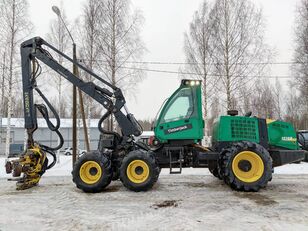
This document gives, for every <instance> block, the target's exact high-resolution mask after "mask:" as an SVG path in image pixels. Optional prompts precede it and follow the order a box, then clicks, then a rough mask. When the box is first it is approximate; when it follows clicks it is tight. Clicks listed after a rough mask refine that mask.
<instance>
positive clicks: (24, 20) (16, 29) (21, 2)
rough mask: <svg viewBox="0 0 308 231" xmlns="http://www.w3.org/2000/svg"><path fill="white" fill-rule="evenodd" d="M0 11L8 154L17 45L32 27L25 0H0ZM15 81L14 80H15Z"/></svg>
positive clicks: (6, 151) (6, 150) (7, 149)
mask: <svg viewBox="0 0 308 231" xmlns="http://www.w3.org/2000/svg"><path fill="white" fill-rule="evenodd" d="M0 11H1V22H2V25H1V34H2V35H3V38H4V39H5V40H4V41H5V43H6V45H7V47H8V51H7V60H8V65H7V66H8V75H7V76H8V82H7V86H8V89H7V98H8V110H7V111H8V112H7V119H8V123H7V130H6V148H5V154H6V155H8V154H9V145H10V139H11V137H10V132H11V129H10V126H11V124H10V122H11V115H12V103H13V95H12V93H13V88H14V75H15V74H16V73H15V71H16V69H15V68H14V65H15V63H16V54H17V52H18V51H19V50H18V48H19V45H20V43H21V41H23V39H24V38H25V37H26V36H27V34H28V33H29V31H30V30H31V28H32V25H31V23H30V22H29V19H28V14H27V11H28V3H27V1H26V0H2V1H1V2H0ZM15 83H16V82H15Z"/></svg>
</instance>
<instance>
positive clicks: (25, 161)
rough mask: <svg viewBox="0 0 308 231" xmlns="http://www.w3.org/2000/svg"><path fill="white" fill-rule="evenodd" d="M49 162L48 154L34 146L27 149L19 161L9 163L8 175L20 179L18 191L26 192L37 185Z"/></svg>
mask: <svg viewBox="0 0 308 231" xmlns="http://www.w3.org/2000/svg"><path fill="white" fill-rule="evenodd" d="M47 161H48V159H47V157H46V153H45V152H43V151H42V149H41V148H40V146H38V145H34V146H33V147H32V148H29V149H27V150H26V151H25V152H24V153H23V154H22V155H21V156H20V157H19V159H16V160H12V161H8V162H7V163H6V170H7V172H8V173H12V176H13V177H19V178H18V179H17V183H16V189H17V190H24V189H28V188H31V187H33V186H35V185H37V183H38V182H39V181H40V178H41V176H42V175H43V173H44V172H45V170H46V169H45V168H46V166H47ZM22 173H23V175H22V176H21V174H22ZM9 180H12V179H9Z"/></svg>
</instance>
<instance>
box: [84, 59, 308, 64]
mask: <svg viewBox="0 0 308 231" xmlns="http://www.w3.org/2000/svg"><path fill="white" fill-rule="evenodd" d="M79 60H80V61H81V62H83V61H94V62H105V63H107V61H106V60H103V59H93V60H90V59H79ZM125 63H131V64H153V65H203V64H202V63H196V62H193V63H189V62H162V61H126V62H125ZM236 64H237V65H294V64H308V63H306V62H298V61H280V62H249V63H245V62H238V63H236ZM207 65H224V64H223V63H219V62H216V63H208V64H207Z"/></svg>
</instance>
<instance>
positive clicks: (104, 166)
mask: <svg viewBox="0 0 308 231" xmlns="http://www.w3.org/2000/svg"><path fill="white" fill-rule="evenodd" d="M72 175H73V182H74V183H75V184H76V186H77V188H79V189H81V190H83V191H84V192H90V193H97V192H101V191H102V190H103V189H104V188H105V187H107V186H108V185H109V184H110V182H111V178H112V168H111V161H110V160H109V159H108V158H107V157H106V156H105V155H104V154H102V153H99V152H90V153H87V154H85V155H83V156H81V157H80V158H79V159H78V160H77V161H76V163H75V165H74V168H73V171H72Z"/></svg>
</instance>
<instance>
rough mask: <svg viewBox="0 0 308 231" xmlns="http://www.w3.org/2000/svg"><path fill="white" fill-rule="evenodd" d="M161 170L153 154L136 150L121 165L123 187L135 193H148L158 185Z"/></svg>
mask: <svg viewBox="0 0 308 231" xmlns="http://www.w3.org/2000/svg"><path fill="white" fill-rule="evenodd" d="M159 173H160V169H159V167H158V165H157V163H156V160H155V157H154V155H153V154H152V153H151V152H145V151H141V150H136V151H132V152H130V153H128V154H127V155H126V156H125V157H124V159H123V161H122V164H121V168H120V179H121V181H122V183H123V185H124V186H125V187H126V188H128V189H130V190H132V191H135V192H139V191H147V190H149V189H151V188H152V187H153V185H154V184H155V183H156V181H157V179H158V176H159Z"/></svg>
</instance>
